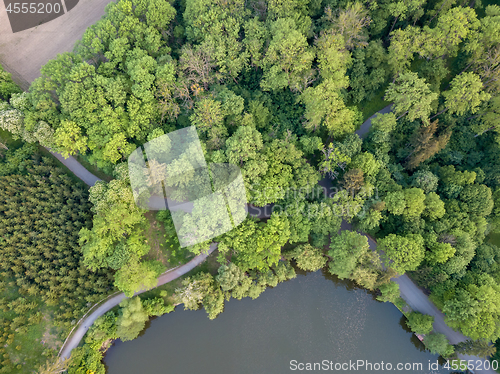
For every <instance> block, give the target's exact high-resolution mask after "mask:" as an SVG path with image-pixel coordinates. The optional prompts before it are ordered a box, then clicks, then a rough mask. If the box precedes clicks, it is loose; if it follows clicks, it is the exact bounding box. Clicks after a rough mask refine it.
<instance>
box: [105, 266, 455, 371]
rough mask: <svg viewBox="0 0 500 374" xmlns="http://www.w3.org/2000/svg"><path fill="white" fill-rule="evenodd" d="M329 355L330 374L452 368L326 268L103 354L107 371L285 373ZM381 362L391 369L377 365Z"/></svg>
mask: <svg viewBox="0 0 500 374" xmlns="http://www.w3.org/2000/svg"><path fill="white" fill-rule="evenodd" d="M293 360H295V361H293ZM323 360H327V361H328V369H331V368H332V366H333V369H334V370H327V372H337V373H347V372H351V371H354V370H352V368H353V366H351V370H346V369H347V366H346V365H345V364H346V363H347V364H349V361H350V360H351V362H353V363H354V362H358V361H357V360H362V361H363V362H364V366H362V365H361V361H359V363H360V365H359V367H357V370H355V372H357V373H374V372H389V371H393V372H398V370H397V366H396V365H397V364H398V363H401V364H407V365H408V364H410V365H418V364H421V365H422V369H421V370H420V368H419V367H418V366H407V367H406V370H404V367H403V370H401V371H399V372H401V373H428V374H429V373H448V372H449V371H448V370H445V369H444V368H443V367H442V366H439V369H438V370H434V367H431V368H430V369H429V363H433V364H434V366H436V362H437V360H438V357H437V356H436V355H432V354H430V353H429V352H428V351H425V349H424V348H423V345H422V344H421V343H420V341H419V340H418V339H417V338H416V337H415V336H414V335H413V334H412V333H411V332H409V330H408V329H407V328H406V325H405V323H404V317H403V315H402V314H401V312H400V311H399V310H398V309H397V308H396V307H395V306H394V305H392V304H390V303H381V302H378V301H376V300H375V299H374V296H373V295H371V294H370V293H368V292H367V291H366V290H363V289H359V288H355V287H353V285H352V284H351V283H349V282H344V281H339V280H338V279H336V278H335V277H332V276H330V275H329V274H327V273H326V272H324V271H323V272H322V271H318V272H315V273H308V274H307V275H305V274H299V275H298V276H297V278H296V279H293V280H290V281H288V282H285V283H281V284H279V285H278V286H277V287H275V288H273V289H271V288H268V289H267V290H266V291H265V292H264V293H263V294H262V295H261V296H260V297H259V298H257V299H255V300H251V299H249V298H245V299H243V300H235V299H231V300H230V301H229V302H226V306H225V310H224V312H223V313H222V314H221V315H219V317H217V318H216V319H215V320H213V321H211V320H209V319H208V318H207V314H206V313H205V311H204V310H198V311H184V310H183V307H182V306H178V307H177V309H176V311H175V312H173V313H170V314H167V315H165V316H162V317H160V318H156V319H153V320H152V321H151V323H150V324H149V327H148V328H147V329H146V331H145V332H144V333H142V334H141V336H140V337H139V338H137V339H135V340H133V341H130V342H125V343H123V342H121V341H117V342H116V343H115V344H114V345H113V346H112V347H111V348H110V349H109V351H108V352H107V353H106V356H105V364H106V366H107V372H108V373H109V374H195V373H203V374H233V373H234V374H281V373H291V372H297V371H301V370H299V369H300V366H299V363H304V364H305V363H314V362H317V363H321V362H322V361H323ZM291 361H292V362H291ZM330 362H332V364H331V363H330ZM367 362H368V364H372V365H373V366H372V367H371V368H370V367H369V366H368V367H366V363H367ZM382 362H383V363H384V368H385V369H386V370H382V368H381V366H379V369H380V370H376V369H377V364H378V365H382ZM342 363H344V369H342V367H340V366H339V364H342ZM388 363H389V364H391V365H392V370H387V366H388ZM335 364H337V369H339V370H335ZM294 368H295V369H296V370H292V369H294ZM305 368H306V367H304V369H305ZM313 368H314V367H313ZM318 369H319V367H318V366H316V371H320V370H318ZM304 372H309V371H306V370H304Z"/></svg>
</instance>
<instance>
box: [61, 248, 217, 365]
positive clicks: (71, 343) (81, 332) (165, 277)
mask: <svg viewBox="0 0 500 374" xmlns="http://www.w3.org/2000/svg"><path fill="white" fill-rule="evenodd" d="M216 248H217V243H212V244H211V245H210V249H209V250H208V252H207V253H202V254H200V255H198V256H196V257H195V258H193V259H192V260H191V261H189V262H188V263H187V264H184V265H182V266H179V267H177V268H175V269H171V270H169V271H167V272H165V273H163V274H162V275H160V277H159V278H158V284H157V285H156V286H155V287H153V288H156V287H158V286H161V285H163V284H165V283H168V282H171V281H173V280H174V279H177V278H179V277H180V276H182V275H184V274H186V273H188V272H189V271H191V270H193V269H194V268H195V267H197V266H198V265H199V264H201V263H202V262H203V261H205V259H206V258H207V257H208V256H209V255H210V254H211V253H212V252H213V251H214V250H215V249H216ZM146 291H149V289H145V290H141V291H138V292H136V293H135V294H134V296H135V295H139V294H141V293H143V292H146ZM126 298H127V296H125V294H123V293H120V294H118V295H115V296H113V297H112V298H111V299H109V300H107V301H106V302H104V303H103V304H102V305H100V306H99V307H98V308H97V309H96V310H95V311H93V312H92V313H91V314H90V315H89V316H88V317H86V318H85V319H84V320H83V322H82V323H81V324H80V326H78V328H77V329H76V331H75V332H74V333H73V335H71V337H70V338H69V339H68V340H67V341H66V342H65V344H64V346H63V348H62V349H61V352H60V354H59V356H60V357H61V358H69V357H70V356H71V351H72V350H73V349H74V348H76V347H78V344H80V341H81V340H82V339H83V337H84V336H85V334H86V333H87V330H88V329H89V327H90V326H92V324H93V323H94V322H95V320H96V319H97V318H99V317H100V316H102V315H103V314H105V313H106V312H108V311H109V310H111V309H112V308H114V307H115V306H117V305H118V304H120V303H121V302H122V301H123V300H125V299H126Z"/></svg>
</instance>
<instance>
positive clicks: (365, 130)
mask: <svg viewBox="0 0 500 374" xmlns="http://www.w3.org/2000/svg"><path fill="white" fill-rule="evenodd" d="M391 107H392V104H390V105H387V106H386V107H385V108H384V109H380V110H379V111H378V112H377V113H375V114H374V115H373V116H371V117H370V118H368V119H367V120H366V121H365V122H363V124H362V125H361V127H360V128H359V129H358V131H356V134H358V135H359V137H360V138H364V137H365V136H366V135H367V134H368V131H370V127H371V126H372V119H373V117H375V116H376V115H377V114H379V113H381V114H385V113H389V112H390V111H391Z"/></svg>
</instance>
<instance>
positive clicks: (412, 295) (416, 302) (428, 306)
mask: <svg viewBox="0 0 500 374" xmlns="http://www.w3.org/2000/svg"><path fill="white" fill-rule="evenodd" d="M390 110H391V105H388V106H387V107H385V108H383V109H382V110H380V111H379V112H377V113H375V114H374V115H373V116H371V117H370V118H368V119H367V120H366V121H365V122H364V123H363V124H362V125H361V127H360V128H359V129H358V130H357V131H356V133H357V134H358V135H359V136H360V137H361V138H363V137H365V136H366V135H367V134H368V131H369V130H370V127H371V120H372V119H373V117H375V116H376V115H377V114H378V113H388V112H390ZM49 151H50V150H49ZM51 153H52V154H53V155H54V156H55V157H56V158H57V159H58V160H59V161H61V162H62V163H63V164H64V165H65V166H66V167H68V169H70V170H71V171H72V172H74V173H75V175H76V176H77V177H78V178H80V179H81V180H82V181H84V182H85V183H86V184H87V185H89V186H92V185H94V184H95V183H96V182H97V181H99V180H100V179H99V178H97V177H96V176H95V175H93V174H92V173H90V172H89V171H88V170H87V169H85V168H84V167H83V166H82V165H81V164H80V163H79V162H78V161H77V160H76V159H74V158H73V157H69V158H67V159H65V158H64V157H63V156H62V155H60V154H58V153H55V152H51ZM322 182H323V183H322V184H331V181H325V180H323V181H322ZM257 209H258V212H259V213H258V217H259V218H265V217H266V216H268V215H270V212H269V211H270V210H269V209H264V212H263V213H262V212H261V208H257ZM252 210H255V208H253V207H252V206H249V213H250V214H252ZM341 230H352V226H351V225H350V224H348V223H347V222H342V227H341ZM367 238H368V242H369V245H370V248H371V249H372V250H376V248H377V243H376V242H375V241H374V240H373V239H372V238H370V237H369V236H367ZM216 248H217V243H212V245H211V246H210V250H209V252H208V254H210V253H212V252H213V251H214V250H215V249H216ZM208 254H201V255H199V256H197V257H195V258H194V259H192V260H191V261H190V262H188V263H187V264H185V265H183V266H181V267H179V268H177V269H175V270H173V271H171V272H167V273H165V274H163V275H162V276H160V278H159V281H158V285H157V287H158V286H160V285H162V284H165V283H168V282H170V281H172V280H174V279H176V278H178V277H180V276H181V275H183V274H185V273H187V272H188V271H190V270H192V269H193V268H195V267H196V266H197V265H199V264H200V263H201V262H203V261H204V260H205V259H206V257H207V256H208ZM393 280H394V281H395V282H396V283H398V284H399V290H400V294H401V297H402V298H403V299H404V300H405V302H406V303H407V304H408V305H409V306H410V307H411V309H412V310H414V311H417V312H420V313H423V314H428V315H431V316H433V317H434V325H433V327H434V331H435V332H437V333H441V334H444V335H446V337H447V338H448V340H449V341H450V343H451V344H457V343H459V342H463V341H465V340H467V337H466V336H464V335H463V334H462V333H460V332H458V331H455V330H453V329H452V328H450V327H449V326H448V325H447V324H446V323H445V316H444V314H443V313H442V312H441V311H440V310H439V309H438V308H437V307H436V306H435V305H434V303H432V301H430V300H429V298H428V297H427V295H425V294H424V292H423V291H422V290H421V289H420V288H419V287H417V286H416V285H415V283H413V281H412V280H411V279H410V278H409V277H408V276H407V275H406V274H405V275H401V276H399V277H397V278H394V279H393ZM142 292H145V291H140V292H138V293H137V294H139V293H142ZM125 298H126V296H125V295H124V294H119V295H116V296H114V297H113V298H111V299H110V300H108V301H106V302H105V303H103V304H102V305H101V306H99V307H98V308H97V309H96V310H95V311H94V312H93V313H92V314H90V315H89V316H88V317H87V318H86V319H85V320H84V321H83V322H82V323H81V325H80V326H79V328H78V329H77V331H76V332H75V333H74V334H73V335H72V336H71V338H70V339H69V340H68V341H67V342H66V343H65V346H64V348H63V349H62V353H61V355H60V356H61V357H63V358H67V357H69V356H70V354H71V350H72V349H73V348H75V347H77V346H78V344H79V342H80V340H81V339H82V338H83V336H84V335H85V333H86V332H87V330H88V328H89V327H90V326H91V325H92V323H94V321H95V320H96V319H97V318H98V317H100V316H102V315H103V314H104V313H106V312H107V311H108V310H110V309H111V308H113V307H115V306H116V305H118V304H119V303H120V302H121V301H122V300H123V299H125ZM459 357H460V358H461V359H464V360H473V362H474V365H477V362H478V361H479V360H482V359H480V358H478V357H474V356H466V355H459ZM473 372H475V373H481V374H496V372H495V371H494V370H492V369H489V370H474V371H473Z"/></svg>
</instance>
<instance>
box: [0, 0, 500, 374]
mask: <svg viewBox="0 0 500 374" xmlns="http://www.w3.org/2000/svg"><path fill="white" fill-rule="evenodd" d="M391 104H392V107H391V111H389V110H385V111H384V113H378V114H376V115H375V116H374V117H373V119H372V121H371V124H372V126H371V127H370V128H369V130H368V128H366V129H364V128H361V129H360V126H361V125H362V124H363V123H364V122H365V121H366V120H367V119H368V118H369V117H371V116H372V115H374V114H375V113H377V112H378V111H380V110H382V109H384V108H386V107H387V106H388V105H391ZM188 126H195V127H196V129H197V132H198V135H199V138H200V140H201V143H202V147H203V152H204V154H205V158H206V160H207V162H209V163H224V162H226V163H231V164H235V165H237V166H238V167H239V168H240V169H241V171H242V175H243V179H244V183H245V188H246V191H247V201H248V202H249V203H250V204H251V205H252V206H253V207H257V208H263V207H266V209H267V208H270V207H269V206H268V205H269V204H274V211H273V212H272V214H271V210H270V209H269V215H268V216H267V217H266V218H261V219H259V218H256V217H250V216H249V217H247V219H246V220H245V221H244V222H243V223H242V224H240V225H239V226H237V227H236V228H235V229H234V230H232V231H230V232H227V233H225V234H223V235H221V236H219V237H217V238H215V239H214V240H213V241H214V242H216V243H218V248H217V250H216V251H215V253H214V254H213V255H211V256H209V259H208V261H207V263H206V264H204V265H203V266H200V267H199V268H198V269H196V270H195V271H193V272H191V273H188V274H187V275H186V276H184V277H182V278H180V279H178V280H177V281H176V282H172V283H171V284H168V285H164V286H161V287H159V288H156V289H154V290H152V291H149V292H147V293H144V294H142V295H141V296H140V297H133V298H130V299H127V300H125V301H124V302H123V303H122V304H120V306H119V307H117V308H115V309H113V310H111V311H110V312H108V313H107V314H106V315H104V316H103V317H101V318H100V319H98V321H96V323H95V324H94V325H93V326H92V328H91V329H90V330H89V332H88V333H87V335H86V337H85V342H84V344H82V345H81V346H80V347H79V348H77V349H75V350H74V351H73V355H72V357H71V359H70V360H68V361H66V362H61V361H58V360H57V358H56V356H57V353H58V350H59V348H60V347H61V344H62V342H63V341H64V339H65V338H66V336H67V335H68V333H69V332H70V331H71V329H72V328H73V327H74V326H75V324H76V323H77V322H78V320H80V318H81V317H82V316H83V315H84V314H85V313H86V312H87V311H88V309H89V308H90V307H91V306H92V305H94V304H95V303H96V302H98V301H100V300H102V299H104V298H106V297H107V296H109V295H111V294H113V293H115V292H118V291H121V292H124V293H125V295H127V296H128V297H132V296H133V295H134V293H135V292H137V291H139V290H143V289H149V288H152V287H155V286H156V284H157V278H158V276H159V275H160V274H162V273H163V272H164V271H166V270H167V269H170V268H173V267H175V266H177V265H179V264H183V263H186V262H187V261H189V260H190V259H191V258H193V257H194V256H195V255H198V254H200V253H203V252H205V251H206V250H207V249H208V247H209V245H210V244H211V242H212V241H208V242H205V243H201V244H198V245H194V246H192V247H185V248H181V247H180V245H179V241H178V238H177V236H176V231H175V228H174V224H173V221H172V217H171V215H170V213H169V212H168V211H159V212H153V211H150V212H148V211H146V210H143V209H140V208H139V207H138V206H137V205H136V204H135V201H134V197H133V193H132V190H131V187H130V176H129V172H128V167H127V159H128V156H129V155H130V154H131V152H133V151H134V150H135V149H136V148H137V147H139V146H141V145H143V144H144V143H146V142H148V141H151V140H153V139H155V138H158V137H160V136H162V135H164V134H167V133H169V132H172V131H175V130H178V129H182V128H185V127H188ZM358 130H359V131H358ZM356 131H358V133H356ZM360 135H361V136H360ZM46 148H50V149H51V150H53V151H56V152H60V153H62V154H63V155H64V156H69V155H72V156H74V157H76V158H77V159H78V160H79V161H81V162H82V164H83V165H85V166H87V167H88V168H89V170H90V171H92V172H93V173H94V174H97V175H98V176H100V177H101V178H102V179H103V181H100V182H97V183H96V184H95V185H94V186H92V187H90V189H89V188H87V187H86V186H85V185H83V183H81V182H80V181H79V180H78V178H76V177H75V176H74V175H72V174H71V173H70V172H69V171H67V170H65V169H64V168H63V167H62V166H61V165H60V164H58V163H57V162H56V161H55V159H53V158H51V156H50V154H49V153H48V152H47V151H46ZM320 181H321V186H324V185H325V183H326V184H327V185H328V186H329V187H331V188H330V191H328V193H326V194H325V193H324V190H323V188H322V187H321V186H320V183H319V182H320ZM325 181H326V182H325ZM188 182H189V181H188ZM0 185H1V188H0V195H1V198H0V206H1V209H0V233H1V237H0V325H1V326H2V329H1V331H2V334H0V373H33V372H37V373H39V374H45V373H47V374H48V373H56V372H62V371H65V370H66V371H67V372H68V373H69V374H82V373H83V374H104V373H105V367H104V365H103V364H102V362H101V360H102V357H103V354H104V352H105V351H106V349H107V348H108V347H109V345H110V342H111V341H112V340H114V339H117V338H120V339H121V340H123V341H126V340H131V339H134V338H135V337H137V336H138V334H139V333H140V332H141V331H142V330H143V329H144V326H145V323H146V321H147V320H148V319H149V317H151V316H159V315H162V314H165V313H169V312H172V311H173V310H174V307H175V305H177V304H184V308H185V309H199V308H200V307H203V308H204V309H205V310H206V312H207V314H208V318H210V319H214V318H216V317H217V315H218V314H220V313H221V312H223V310H224V303H225V302H226V301H228V300H229V299H230V298H231V297H233V298H235V299H242V298H244V297H250V298H252V299H255V298H257V297H258V296H259V295H260V294H261V293H262V292H264V291H265V289H266V288H267V287H275V286H277V285H278V283H279V282H283V281H286V280H288V279H292V278H294V277H295V276H296V269H300V270H301V271H317V270H319V269H322V268H325V269H327V270H328V271H329V272H330V273H331V274H333V275H336V276H337V277H338V278H339V279H349V280H352V281H354V282H355V283H356V284H357V285H358V286H359V287H363V288H365V289H368V290H370V291H371V292H373V293H375V294H376V295H377V298H378V300H380V301H387V302H393V303H394V304H395V305H396V306H398V308H400V310H402V312H403V313H405V315H406V316H407V324H408V326H409V328H411V330H412V331H414V332H415V333H417V334H421V335H425V337H424V343H425V344H426V346H427V348H428V349H429V350H430V351H431V352H432V353H436V354H440V355H441V356H443V357H446V358H456V357H457V356H456V354H457V353H468V354H474V355H477V356H479V357H487V356H490V357H491V358H496V359H500V353H499V354H498V356H497V353H496V346H499V347H500V242H499V241H498V240H497V241H496V242H495V240H494V238H495V236H494V235H495V233H500V6H498V5H494V1H488V0H475V1H471V2H466V1H461V0H368V1H356V2H352V1H345V0H247V1H243V0H171V1H164V0H118V1H117V2H112V3H109V4H108V5H107V7H106V15H105V16H104V17H103V18H102V19H101V20H100V21H98V22H97V23H96V24H95V25H93V26H91V27H89V28H88V29H87V30H86V31H85V33H84V35H83V36H82V38H81V40H80V41H78V43H77V44H76V46H75V49H74V51H73V52H66V53H63V54H60V55H58V56H57V57H55V58H54V59H53V60H51V61H49V62H48V63H47V64H46V65H44V66H43V67H42V69H41V75H40V77H39V78H37V79H36V80H35V81H34V82H33V83H32V84H31V86H30V88H29V90H28V91H27V92H22V90H20V89H19V88H18V87H17V86H16V85H15V84H14V82H13V81H12V79H11V78H10V75H9V74H8V73H6V72H5V71H3V69H0ZM331 191H335V192H334V193H331ZM200 219H201V218H200ZM342 221H346V222H347V223H348V224H350V225H352V227H353V230H352V231H348V230H342V231H339V230H340V226H341V223H342ZM361 232H362V233H366V234H368V235H369V236H370V237H371V238H374V239H375V240H376V242H377V245H378V247H377V250H376V251H372V249H370V246H369V242H368V238H367V236H365V235H363V234H361ZM497 238H498V237H497ZM497 245H498V246H497ZM397 274H407V275H409V276H410V277H411V279H412V280H413V281H414V282H415V283H416V284H418V286H420V287H421V288H422V289H424V290H425V291H426V293H427V294H428V295H429V298H430V299H431V300H432V301H433V302H434V303H435V305H436V306H437V307H438V308H439V309H440V310H441V311H442V312H443V313H444V314H445V315H446V323H447V324H448V325H449V326H450V327H452V328H453V329H456V330H459V331H461V332H462V333H463V334H464V335H466V336H467V337H469V338H470V340H468V341H467V342H465V343H460V344H458V345H455V346H453V345H451V344H449V342H448V341H447V340H446V337H445V336H444V335H442V334H437V333H434V332H432V322H433V320H432V318H433V317H432V316H426V315H422V314H420V313H417V312H412V311H411V310H408V308H407V306H406V305H405V303H404V300H403V299H401V298H400V295H399V288H398V284H397V283H395V282H394V281H391V278H393V277H395V276H396V275H397ZM495 342H497V343H496V344H495ZM33 352H36V354H34V353H33ZM35 356H36V357H35Z"/></svg>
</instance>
